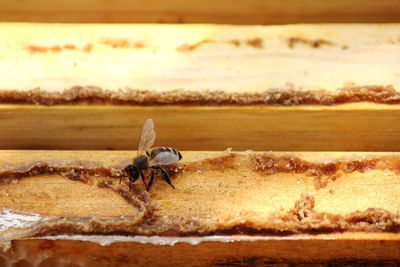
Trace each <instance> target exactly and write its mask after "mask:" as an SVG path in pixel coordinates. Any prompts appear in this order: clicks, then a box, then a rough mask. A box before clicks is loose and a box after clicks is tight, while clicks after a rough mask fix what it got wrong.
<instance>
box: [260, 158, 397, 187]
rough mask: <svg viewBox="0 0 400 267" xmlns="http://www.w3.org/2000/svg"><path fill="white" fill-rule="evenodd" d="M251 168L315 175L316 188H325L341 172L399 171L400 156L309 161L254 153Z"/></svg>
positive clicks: (272, 172)
mask: <svg viewBox="0 0 400 267" xmlns="http://www.w3.org/2000/svg"><path fill="white" fill-rule="evenodd" d="M252 162H253V169H254V171H256V172H259V173H263V174H267V175H271V174H275V173H303V174H306V175H308V176H313V177H315V179H314V186H315V188H316V189H320V188H325V187H326V186H327V185H328V183H329V182H330V181H335V180H336V179H338V178H339V177H340V176H341V175H342V174H346V173H352V172H367V171H370V170H390V171H392V172H394V173H396V174H399V173H400V158H399V157H394V156H383V157H378V158H366V159H357V160H342V161H332V162H326V163H319V162H310V161H306V160H303V159H300V158H297V157H293V156H275V155H258V154H257V155H254V156H253V157H252Z"/></svg>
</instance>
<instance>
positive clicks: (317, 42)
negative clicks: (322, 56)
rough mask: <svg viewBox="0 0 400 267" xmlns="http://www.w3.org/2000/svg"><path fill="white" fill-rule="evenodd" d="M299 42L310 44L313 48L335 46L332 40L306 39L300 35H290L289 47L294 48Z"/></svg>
mask: <svg viewBox="0 0 400 267" xmlns="http://www.w3.org/2000/svg"><path fill="white" fill-rule="evenodd" d="M298 44H303V45H308V46H310V47H312V48H320V47H321V46H335V44H334V43H333V42H332V41H329V40H325V39H314V40H313V39H305V38H300V37H290V38H289V39H288V46H289V48H294V47H295V46H296V45H298Z"/></svg>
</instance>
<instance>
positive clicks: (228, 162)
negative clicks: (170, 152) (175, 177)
mask: <svg viewBox="0 0 400 267" xmlns="http://www.w3.org/2000/svg"><path fill="white" fill-rule="evenodd" d="M237 157H238V155H237V154H235V153H229V154H227V155H222V156H219V157H214V158H207V159H204V160H200V161H195V162H191V163H187V164H183V165H182V166H180V169H179V168H178V169H179V170H180V171H183V172H193V171H199V170H200V171H203V170H216V171H224V170H226V169H232V168H234V167H235V160H236V158H237Z"/></svg>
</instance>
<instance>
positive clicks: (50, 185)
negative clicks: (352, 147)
mask: <svg viewBox="0 0 400 267" xmlns="http://www.w3.org/2000/svg"><path fill="white" fill-rule="evenodd" d="M132 154H135V153H132V152H127V151H113V152H110V151H75V152H74V151H2V152H0V172H1V173H3V172H4V171H5V170H7V169H10V168H11V167H12V166H17V165H23V166H28V165H29V163H31V164H32V163H39V162H42V163H43V162H50V163H53V164H55V163H56V162H61V163H62V164H68V162H69V164H71V162H72V163H73V162H75V164H77V163H76V162H94V163H95V164H100V165H105V166H107V165H113V164H114V165H115V164H117V163H120V162H124V161H129V159H130V157H132ZM182 154H183V159H182V161H181V162H180V163H179V164H182V165H181V166H189V165H190V164H193V163H195V162H199V161H200V162H201V161H202V160H206V159H210V158H213V159H218V158H220V157H221V156H222V157H224V156H226V155H228V154H227V152H188V151H182ZM238 155H239V156H238V157H237V158H235V159H234V164H233V166H234V167H233V168H232V167H229V168H228V167H224V166H225V165H224V164H225V163H224V162H223V161H221V162H219V161H216V165H213V166H211V165H210V166H209V165H207V164H203V165H199V166H200V167H199V169H198V170H196V171H194V172H186V173H179V174H178V175H177V176H175V177H174V178H173V179H172V181H173V183H174V185H175V186H176V189H175V190H173V189H171V188H170V187H169V186H168V185H167V184H165V183H164V182H162V180H161V179H157V180H156V182H155V185H154V187H153V188H152V190H151V191H150V203H151V204H152V205H156V206H157V207H158V208H157V210H156V211H155V214H154V215H155V220H157V218H165V217H170V220H178V221H179V220H180V219H179V218H186V217H187V218H191V220H193V221H192V223H193V225H192V226H191V227H196V226H198V225H199V224H201V223H204V222H207V224H209V225H212V223H213V222H214V220H215V221H217V222H218V223H217V225H218V227H223V225H224V224H229V223H231V221H229V220H228V218H230V217H232V218H234V219H235V220H239V221H240V222H242V223H245V224H249V225H250V224H251V223H255V222H256V221H257V220H258V219H260V220H261V221H260V222H261V223H263V224H264V225H268V224H272V225H274V224H276V222H275V221H273V220H272V219H271V218H270V217H268V216H269V215H271V214H275V215H279V214H286V213H287V212H290V210H291V209H292V208H293V207H294V206H295V205H296V204H295V203H296V201H297V200H299V198H300V197H301V195H302V194H304V193H307V194H309V195H312V196H313V198H314V199H315V207H313V208H312V210H314V211H315V212H317V213H319V212H326V213H327V214H335V216H336V215H337V216H343V215H345V214H351V213H357V212H359V211H364V210H366V209H368V208H374V209H385V210H387V211H388V212H391V213H393V214H394V213H396V212H397V213H398V212H399V210H400V206H399V203H400V202H399V201H398V198H399V194H398V192H399V186H400V183H399V181H400V175H399V173H398V171H399V169H398V168H399V167H398V164H397V167H396V166H395V165H393V166H392V167H395V169H393V170H386V169H382V165H379V164H378V165H379V166H380V167H378V168H375V167H372V168H370V169H367V170H364V171H363V172H359V171H354V172H348V173H342V172H340V171H339V172H337V173H335V174H334V175H335V177H336V178H335V179H333V180H329V182H328V184H327V185H326V186H325V187H322V188H316V187H315V183H314V182H315V181H314V180H315V179H316V177H313V176H310V175H309V174H308V173H280V172H278V173H275V174H270V175H264V174H262V173H258V172H255V171H254V170H251V164H250V162H249V161H248V158H247V156H249V155H251V154H246V153H242V154H238ZM240 155H241V156H240ZM269 155H275V156H278V157H279V156H282V155H286V156H290V157H298V158H300V159H303V160H306V161H308V162H319V163H327V162H331V161H332V162H335V161H343V162H345V161H352V160H357V159H358V160H361V161H362V160H364V159H368V158H379V157H386V159H389V158H388V157H397V158H398V157H399V156H400V155H399V153H343V152H336V153H326V152H325V153H317V152H314V153H312V152H308V153H307V152H297V153H291V154H286V153H273V154H269ZM384 161H385V160H384ZM210 162H213V161H210ZM386 162H387V161H386ZM213 164H214V163H213ZM89 165H90V164H89ZM228 165H229V164H228ZM378 165H376V166H378ZM178 166H179V165H178ZM187 170H189V169H187ZM323 177H324V175H322V178H323ZM102 178H103V177H102V176H101V175H100V176H96V177H91V179H89V181H92V182H88V183H83V182H79V181H77V180H76V179H67V178H66V177H62V176H61V175H56V174H46V175H39V176H33V177H28V178H24V179H22V180H18V181H17V182H15V183H2V184H0V219H2V216H4V210H5V209H7V210H9V211H10V210H11V211H15V212H17V213H22V214H23V213H24V212H29V213H34V214H38V215H39V216H44V218H46V217H47V216H48V218H55V217H57V216H62V217H63V218H71V217H72V218H73V219H74V220H75V221H76V222H77V221H79V218H100V219H101V218H103V219H104V218H116V219H118V218H121V216H125V217H126V218H129V216H131V215H133V214H134V213H135V212H137V209H136V208H135V207H134V206H132V205H131V204H129V203H127V202H126V201H125V199H124V198H123V197H122V196H121V195H120V194H118V193H116V192H115V191H113V190H109V189H110V188H105V187H98V186H96V183H95V181H96V180H100V179H102ZM319 178H321V177H319ZM319 178H318V179H319ZM107 179H108V180H110V182H112V183H114V184H115V185H116V186H117V187H121V188H127V184H126V181H125V180H124V183H122V184H121V185H119V184H118V178H110V177H109V178H107ZM110 182H108V183H110ZM137 184H138V185H137V186H138V187H141V181H138V183H137ZM134 192H135V191H134ZM312 212H313V211H311V215H310V214H308V215H307V214H306V215H304V216H305V218H303V220H301V219H299V221H298V223H300V222H302V223H306V222H307V218H308V219H309V217H312ZM267 215H268V216H267ZM265 216H267V217H265ZM325 217H329V215H326V216H325ZM174 218H175V219H174ZM266 218H270V219H266ZM272 218H274V217H272ZM323 218H324V217H319V220H324V219H323ZM203 219H205V221H203V222H202V220H203ZM336 219H337V218H336ZM336 219H335V220H336ZM196 220H198V221H197V223H196ZM371 220H373V219H372V218H371ZM388 220H389V218H388V217H384V218H382V221H380V220H378V221H376V222H375V223H376V225H378V224H380V223H385V222H388ZM167 221H168V222H170V221H169V220H167ZM20 223H21V224H20V228H23V227H24V223H23V221H22V222H20ZM354 223H355V225H357V223H356V222H354ZM363 223H364V224H365V223H367V224H370V225H372V227H374V226H373V225H374V223H371V222H370V221H369V220H368V219H366V221H363V222H358V225H362V224H363ZM28 224H29V222H28ZM313 224H316V222H315V221H313ZM33 226H35V225H33ZM3 227H4V226H3ZM108 227H111V225H108ZM154 227H157V226H156V224H155V225H154ZM158 227H162V226H158ZM28 228H29V227H28ZM32 228H33V229H35V227H32ZM183 228H184V227H182V229H183ZM65 229H68V228H65ZM1 230H4V229H1V227H0V231H1ZM64 231H68V230H62V228H61V230H60V229H59V230H58V231H55V232H53V233H57V234H63V233H64ZM104 231H105V230H104ZM86 233H89V234H90V229H87V230H86ZM96 234H101V233H99V231H97V232H96ZM103 237H104V236H103ZM1 238H2V239H3V240H4V235H3V234H2V235H1ZM53 238H54V237H53ZM59 238H63V239H67V240H56V241H51V240H50V241H49V240H39V239H36V240H35V239H34V240H15V241H13V242H12V247H11V249H10V250H8V251H0V265H1V264H3V265H5V264H4V263H5V262H14V263H15V262H18V261H21V262H24V261H25V263H26V261H29V262H34V263H39V262H42V261H43V262H44V263H42V264H43V265H40V266H46V265H45V264H48V265H49V266H52V265H53V266H54V265H55V263H57V262H58V261H59V262H62V263H65V264H66V263H75V264H76V263H77V262H80V263H82V262H84V263H86V264H88V266H106V265H107V266H128V264H133V263H135V264H136V265H141V266H142V265H147V266H155V265H160V264H161V263H162V264H165V263H168V264H176V265H186V266H207V265H208V266H209V265H218V264H227V265H229V264H231V265H232V264H241V265H243V266H254V265H262V264H265V263H281V264H289V263H306V264H311V263H322V262H325V263H331V264H340V263H342V264H345V263H346V264H367V263H370V264H371V263H372V264H374V263H376V264H377V263H380V264H383V263H386V264H396V263H398V261H399V260H400V243H399V242H400V238H399V233H398V232H391V233H390V232H384V233H382V232H379V230H378V232H375V233H374V232H371V233H365V232H348V231H344V232H343V233H340V232H339V233H325V234H292V235H290V234H289V235H287V236H281V235H279V234H278V235H269V234H264V235H259V234H258V235H255V236H246V235H225V236H219V237H215V236H214V237H211V238H209V239H207V237H206V238H205V239H203V242H201V243H196V240H193V239H190V238H181V239H178V238H177V239H175V240H174V237H170V238H169V239H168V238H167V239H158V238H154V239H151V238H143V239H140V238H139V239H136V240H134V239H129V238H128V239H124V238H126V237H121V236H119V237H114V239H113V237H111V238H110V239H108V240H107V239H103V241H105V242H106V243H107V242H108V241H113V240H114V241H115V242H114V243H113V244H111V245H110V246H100V245H99V244H96V242H100V243H101V242H102V241H101V240H102V239H101V238H100V239H96V238H94V237H93V238H90V237H89V240H90V239H91V240H92V241H94V243H92V242H88V241H78V240H79V239H80V240H85V238H86V240H87V237H82V236H81V237H77V236H72V237H68V236H64V237H59ZM175 238H176V237H175ZM213 238H214V239H213ZM235 238H237V239H236V241H234V240H235ZM240 238H244V240H242V241H240V240H239V239H240ZM17 239H18V238H17ZM45 239H46V238H45ZM47 239H52V237H50V238H47ZM72 239H78V240H75V241H73V240H72ZM118 240H119V241H118ZM201 240H202V239H197V241H201ZM163 241H164V245H161V244H160V243H162V242H163ZM176 241H179V242H178V243H177V244H175V245H174V246H170V244H172V243H173V242H176ZM228 241H232V242H228ZM143 242H144V243H143ZM188 242H189V243H188ZM190 242H194V243H192V244H190ZM88 251H90V253H88ZM20 264H22V263H20Z"/></svg>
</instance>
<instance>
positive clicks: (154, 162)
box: [120, 119, 182, 191]
mask: <svg viewBox="0 0 400 267" xmlns="http://www.w3.org/2000/svg"><path fill="white" fill-rule="evenodd" d="M155 140H156V133H155V132H154V123H153V120H152V119H147V120H146V121H145V123H144V125H143V128H142V133H141V135H140V141H139V147H138V150H137V155H136V158H134V159H133V163H132V164H130V165H128V166H126V167H125V172H126V174H127V175H128V178H129V190H130V189H131V187H132V183H134V182H135V181H136V180H137V179H138V178H139V176H140V177H141V179H142V181H143V183H144V185H145V186H146V190H147V191H149V190H150V188H151V186H152V185H153V182H154V175H155V174H156V172H157V171H158V172H160V173H161V177H162V178H163V179H164V180H165V181H166V182H167V183H168V184H169V185H170V186H171V187H172V188H173V189H175V187H174V186H173V185H172V183H171V179H170V177H169V174H168V173H167V172H166V171H165V170H164V169H163V168H162V166H165V165H170V164H172V163H175V162H177V161H178V160H180V159H181V158H182V155H181V153H179V151H178V150H176V149H175V148H171V147H155V148H151V146H152V145H153V144H154V141H155ZM148 169H151V176H150V181H149V183H148V184H146V181H145V177H144V174H143V172H144V171H145V170H148ZM120 182H121V181H120Z"/></svg>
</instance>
